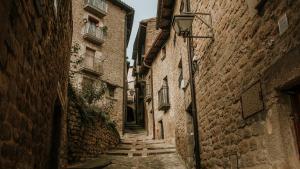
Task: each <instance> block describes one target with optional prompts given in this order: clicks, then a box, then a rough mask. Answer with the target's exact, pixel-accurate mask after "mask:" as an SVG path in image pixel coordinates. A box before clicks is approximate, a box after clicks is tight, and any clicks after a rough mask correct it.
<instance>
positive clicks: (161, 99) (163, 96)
mask: <svg viewBox="0 0 300 169" xmlns="http://www.w3.org/2000/svg"><path fill="white" fill-rule="evenodd" d="M169 108H170V102H169V89H168V86H163V87H162V88H161V89H160V90H159V91H158V109H159V110H163V111H167V110H169Z"/></svg>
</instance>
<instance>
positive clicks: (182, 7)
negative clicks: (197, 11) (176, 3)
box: [180, 0, 187, 13]
mask: <svg viewBox="0 0 300 169" xmlns="http://www.w3.org/2000/svg"><path fill="white" fill-rule="evenodd" d="M186 8H187V3H186V0H181V4H180V13H184V12H186V11H187V9H186Z"/></svg>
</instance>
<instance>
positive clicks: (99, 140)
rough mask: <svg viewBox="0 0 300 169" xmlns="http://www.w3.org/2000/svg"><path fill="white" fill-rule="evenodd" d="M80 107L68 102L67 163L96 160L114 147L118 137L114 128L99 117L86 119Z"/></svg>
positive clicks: (74, 102) (76, 103)
mask: <svg viewBox="0 0 300 169" xmlns="http://www.w3.org/2000/svg"><path fill="white" fill-rule="evenodd" d="M87 115H88V114H85V112H82V106H81V105H80V104H78V102H76V101H70V104H69V110H68V161H69V163H77V162H80V161H84V160H87V159H91V158H97V157H99V155H100V154H103V153H104V152H105V151H106V150H107V149H108V148H111V147H114V146H116V145H117V144H118V143H119V141H120V135H119V133H118V131H117V130H116V128H115V126H112V125H111V124H109V123H108V122H107V121H106V120H105V119H104V118H103V117H101V116H100V115H98V116H95V117H91V118H92V119H87V117H88V116H87Z"/></svg>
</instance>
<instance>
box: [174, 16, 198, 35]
mask: <svg viewBox="0 0 300 169" xmlns="http://www.w3.org/2000/svg"><path fill="white" fill-rule="evenodd" d="M194 17H195V16H194V15H191V14H183V15H177V16H174V19H173V27H174V30H175V32H176V33H177V34H178V35H180V34H182V33H187V32H188V31H189V30H190V28H192V24H193V20H194Z"/></svg>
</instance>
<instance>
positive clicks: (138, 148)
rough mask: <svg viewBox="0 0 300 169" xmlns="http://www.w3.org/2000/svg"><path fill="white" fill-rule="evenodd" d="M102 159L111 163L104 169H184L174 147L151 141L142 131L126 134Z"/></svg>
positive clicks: (160, 141)
mask: <svg viewBox="0 0 300 169" xmlns="http://www.w3.org/2000/svg"><path fill="white" fill-rule="evenodd" d="M103 158H107V159H109V160H111V161H112V164H111V165H109V166H108V167H106V169H129V168H130V169H150V168H151V169H152V168H153V169H185V167H184V165H183V163H182V162H181V160H180V159H179V156H178V155H177V153H176V148H175V145H171V144H167V143H165V142H164V141H163V140H152V138H149V137H147V136H146V133H145V132H143V131H139V132H135V131H133V132H130V133H126V134H125V135H124V137H123V138H122V141H121V144H120V145H119V146H117V147H116V148H115V149H113V150H110V151H108V152H107V155H104V156H103Z"/></svg>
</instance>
